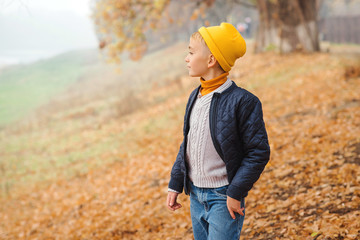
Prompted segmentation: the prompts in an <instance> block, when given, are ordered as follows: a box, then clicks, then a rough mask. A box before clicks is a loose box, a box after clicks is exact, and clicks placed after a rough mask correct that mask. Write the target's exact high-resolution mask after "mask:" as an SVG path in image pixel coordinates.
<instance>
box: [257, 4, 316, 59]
mask: <svg viewBox="0 0 360 240" xmlns="http://www.w3.org/2000/svg"><path fill="white" fill-rule="evenodd" d="M257 7H258V10H259V15H260V24H259V30H258V34H257V37H256V45H255V51H256V52H263V51H266V50H268V49H272V48H275V49H278V50H279V51H280V52H281V53H288V52H294V51H305V52H314V51H319V50H320V47H319V40H318V29H317V6H316V1H315V0H277V1H274V0H257Z"/></svg>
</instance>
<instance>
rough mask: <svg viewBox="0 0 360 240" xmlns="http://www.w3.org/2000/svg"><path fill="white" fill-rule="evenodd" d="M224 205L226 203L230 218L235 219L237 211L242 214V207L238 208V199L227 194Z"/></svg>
mask: <svg viewBox="0 0 360 240" xmlns="http://www.w3.org/2000/svg"><path fill="white" fill-rule="evenodd" d="M226 205H227V208H228V210H229V213H230V215H231V217H232V219H235V213H236V212H237V213H239V214H240V215H241V216H244V213H243V211H244V208H240V201H238V200H236V199H234V198H231V197H229V196H227V199H226Z"/></svg>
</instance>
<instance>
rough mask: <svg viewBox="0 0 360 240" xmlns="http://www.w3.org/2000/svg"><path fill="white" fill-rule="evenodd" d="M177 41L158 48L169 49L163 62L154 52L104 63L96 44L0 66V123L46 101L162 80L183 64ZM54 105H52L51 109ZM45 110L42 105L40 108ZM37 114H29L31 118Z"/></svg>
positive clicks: (114, 92)
mask: <svg viewBox="0 0 360 240" xmlns="http://www.w3.org/2000/svg"><path fill="white" fill-rule="evenodd" d="M178 46H180V45H178ZM181 46H182V47H180V48H176V47H172V48H170V49H167V50H166V49H165V50H163V51H165V52H166V51H168V53H169V54H170V53H171V55H170V56H168V57H167V59H166V62H165V61H164V60H161V59H159V56H158V53H156V52H155V53H152V54H149V55H147V56H146V57H144V58H143V59H142V60H141V61H139V62H131V61H127V60H125V61H124V63H123V64H122V66H121V67H119V66H111V65H108V64H105V62H104V59H102V56H101V54H100V53H99V52H98V50H81V51H73V52H68V53H64V54H61V55H59V56H56V57H54V58H50V59H46V60H41V61H38V62H36V63H33V64H28V65H15V66H11V67H8V68H5V69H3V70H1V71H0V127H1V126H4V125H7V124H11V123H12V122H14V121H16V120H21V119H23V118H24V117H29V115H31V113H33V112H34V110H35V109H37V110H41V109H43V107H44V106H49V105H51V104H52V103H53V104H57V105H59V104H63V103H71V104H73V103H74V102H76V104H79V105H81V107H82V106H83V105H85V104H86V103H88V102H93V101H92V100H93V99H94V98H95V99H96V100H100V98H101V99H102V100H104V99H105V100H106V99H108V98H109V96H112V97H115V98H116V97H118V96H119V95H126V94H127V92H128V90H134V91H138V90H144V89H146V88H149V87H151V86H152V85H151V84H154V83H163V82H164V79H165V80H169V79H172V78H174V77H175V78H176V77H179V76H180V75H182V74H184V70H185V69H183V68H182V66H180V65H181V64H182V62H183V61H182V56H180V58H178V56H179V54H183V53H184V50H183V45H181ZM162 66H166V67H167V68H164V69H162V68H161V67H162ZM169 67H172V68H173V70H172V69H169ZM165 82H166V81H165ZM135 89H136V90H135ZM79 100H80V101H79ZM49 102H50V103H49ZM63 107H66V108H67V109H68V108H69V106H63ZM50 109H53V107H50ZM59 110H60V109H59V106H57V108H56V111H59ZM62 110H64V111H65V109H62ZM72 110H74V109H72ZM48 111H49V108H46V109H45V112H46V114H48ZM38 114H39V113H38V112H36V114H35V115H33V114H32V117H35V118H37V117H38V116H37V115H38Z"/></svg>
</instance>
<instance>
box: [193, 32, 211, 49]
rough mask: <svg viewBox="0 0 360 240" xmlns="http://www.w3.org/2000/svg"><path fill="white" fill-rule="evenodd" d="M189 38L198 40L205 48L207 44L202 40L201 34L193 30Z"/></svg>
mask: <svg viewBox="0 0 360 240" xmlns="http://www.w3.org/2000/svg"><path fill="white" fill-rule="evenodd" d="M190 38H191V39H194V40H198V41H201V42H202V43H203V44H204V45H205V46H206V47H207V48H208V46H207V45H206V42H205V40H204V38H203V37H202V36H201V34H200V33H199V32H194V33H193V34H192V35H191V37H190Z"/></svg>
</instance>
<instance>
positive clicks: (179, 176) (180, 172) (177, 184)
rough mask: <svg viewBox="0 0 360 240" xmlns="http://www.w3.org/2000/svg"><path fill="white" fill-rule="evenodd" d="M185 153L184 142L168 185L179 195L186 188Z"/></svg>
mask: <svg viewBox="0 0 360 240" xmlns="http://www.w3.org/2000/svg"><path fill="white" fill-rule="evenodd" d="M183 153H184V141H183V142H182V143H181V145H180V149H179V153H178V155H177V157H176V160H175V163H174V165H173V167H172V169H171V175H170V182H169V185H168V187H169V188H170V189H173V190H175V191H177V192H179V193H181V192H182V191H183V188H184V174H185V169H184V168H185V165H184V164H185V163H184V160H185V159H184V154H183Z"/></svg>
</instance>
